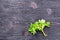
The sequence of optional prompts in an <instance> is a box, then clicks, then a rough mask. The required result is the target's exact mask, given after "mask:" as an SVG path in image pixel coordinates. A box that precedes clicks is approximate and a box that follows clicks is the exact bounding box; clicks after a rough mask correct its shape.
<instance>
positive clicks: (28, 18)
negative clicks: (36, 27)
mask: <svg viewBox="0 0 60 40" xmlns="http://www.w3.org/2000/svg"><path fill="white" fill-rule="evenodd" d="M42 18H43V19H45V20H46V21H50V22H51V26H50V28H46V29H45V32H46V34H47V35H48V36H47V37H44V36H43V35H42V33H41V32H38V33H37V34H36V35H31V34H30V33H29V32H28V28H29V24H30V23H31V22H35V21H37V20H39V19H42ZM0 40H60V0H0Z"/></svg>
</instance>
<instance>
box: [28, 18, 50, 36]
mask: <svg viewBox="0 0 60 40" xmlns="http://www.w3.org/2000/svg"><path fill="white" fill-rule="evenodd" d="M45 27H50V22H46V21H45V20H44V19H41V20H38V21H36V22H34V23H31V24H30V28H29V30H28V31H29V32H30V33H32V34H33V35H35V34H36V33H37V32H36V30H39V31H41V32H42V33H43V35H44V36H47V34H45V32H44V28H45Z"/></svg>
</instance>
